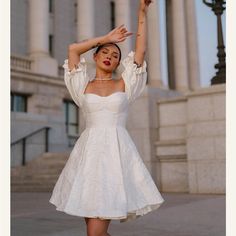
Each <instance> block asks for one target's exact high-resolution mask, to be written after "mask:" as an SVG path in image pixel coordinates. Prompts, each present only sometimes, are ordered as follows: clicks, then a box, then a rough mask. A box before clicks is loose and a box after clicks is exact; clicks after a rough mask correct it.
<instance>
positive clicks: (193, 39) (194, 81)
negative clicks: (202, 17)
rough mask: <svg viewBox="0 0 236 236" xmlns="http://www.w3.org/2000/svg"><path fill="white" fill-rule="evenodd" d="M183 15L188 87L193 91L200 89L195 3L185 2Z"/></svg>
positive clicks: (192, 0)
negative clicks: (184, 16) (186, 40)
mask: <svg viewBox="0 0 236 236" xmlns="http://www.w3.org/2000/svg"><path fill="white" fill-rule="evenodd" d="M184 3H185V10H186V12H185V14H186V23H187V25H186V26H187V36H188V62H189V64H188V65H189V86H190V89H192V90H195V89H197V88H199V87H201V83H200V72H199V59H198V40H197V25H196V10H195V1H194V0H188V1H185V2H184Z"/></svg>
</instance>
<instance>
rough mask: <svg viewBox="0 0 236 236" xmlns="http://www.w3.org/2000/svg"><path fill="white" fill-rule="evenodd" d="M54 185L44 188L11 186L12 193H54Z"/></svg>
mask: <svg viewBox="0 0 236 236" xmlns="http://www.w3.org/2000/svg"><path fill="white" fill-rule="evenodd" d="M53 187H54V185H44V186H37V187H36V186H35V185H28V186H16V185H15V186H11V191H12V192H52V190H53Z"/></svg>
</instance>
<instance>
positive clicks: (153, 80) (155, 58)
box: [147, 1, 163, 88]
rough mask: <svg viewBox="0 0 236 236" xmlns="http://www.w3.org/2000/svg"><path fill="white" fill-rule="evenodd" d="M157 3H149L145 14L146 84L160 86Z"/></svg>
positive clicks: (161, 83)
mask: <svg viewBox="0 0 236 236" xmlns="http://www.w3.org/2000/svg"><path fill="white" fill-rule="evenodd" d="M158 7H159V6H158V3H157V1H154V2H153V3H151V5H150V8H149V9H148V14H147V55H148V84H149V85H150V86H152V87H156V88H161V87H163V82H162V80H161V51H160V27H159V16H158Z"/></svg>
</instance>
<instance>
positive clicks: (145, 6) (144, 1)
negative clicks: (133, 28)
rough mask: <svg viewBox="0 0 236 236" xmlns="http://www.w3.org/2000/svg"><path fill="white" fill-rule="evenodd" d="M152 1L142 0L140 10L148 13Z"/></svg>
mask: <svg viewBox="0 0 236 236" xmlns="http://www.w3.org/2000/svg"><path fill="white" fill-rule="evenodd" d="M151 2H153V1H152V0H140V10H141V11H143V12H145V13H146V12H147V9H148V7H149V5H150V3H151Z"/></svg>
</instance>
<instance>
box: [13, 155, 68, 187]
mask: <svg viewBox="0 0 236 236" xmlns="http://www.w3.org/2000/svg"><path fill="white" fill-rule="evenodd" d="M68 158H69V153H50V152H47V153H44V154H43V155H41V156H40V157H38V158H36V159H34V160H32V161H30V162H28V163H27V164H26V165H25V166H17V167H13V168H12V169H11V191H12V192H50V191H52V190H53V187H54V185H55V183H56V181H57V179H58V177H59V175H60V173H61V171H62V169H63V167H64V166H65V164H66V161H67V160H68Z"/></svg>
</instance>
